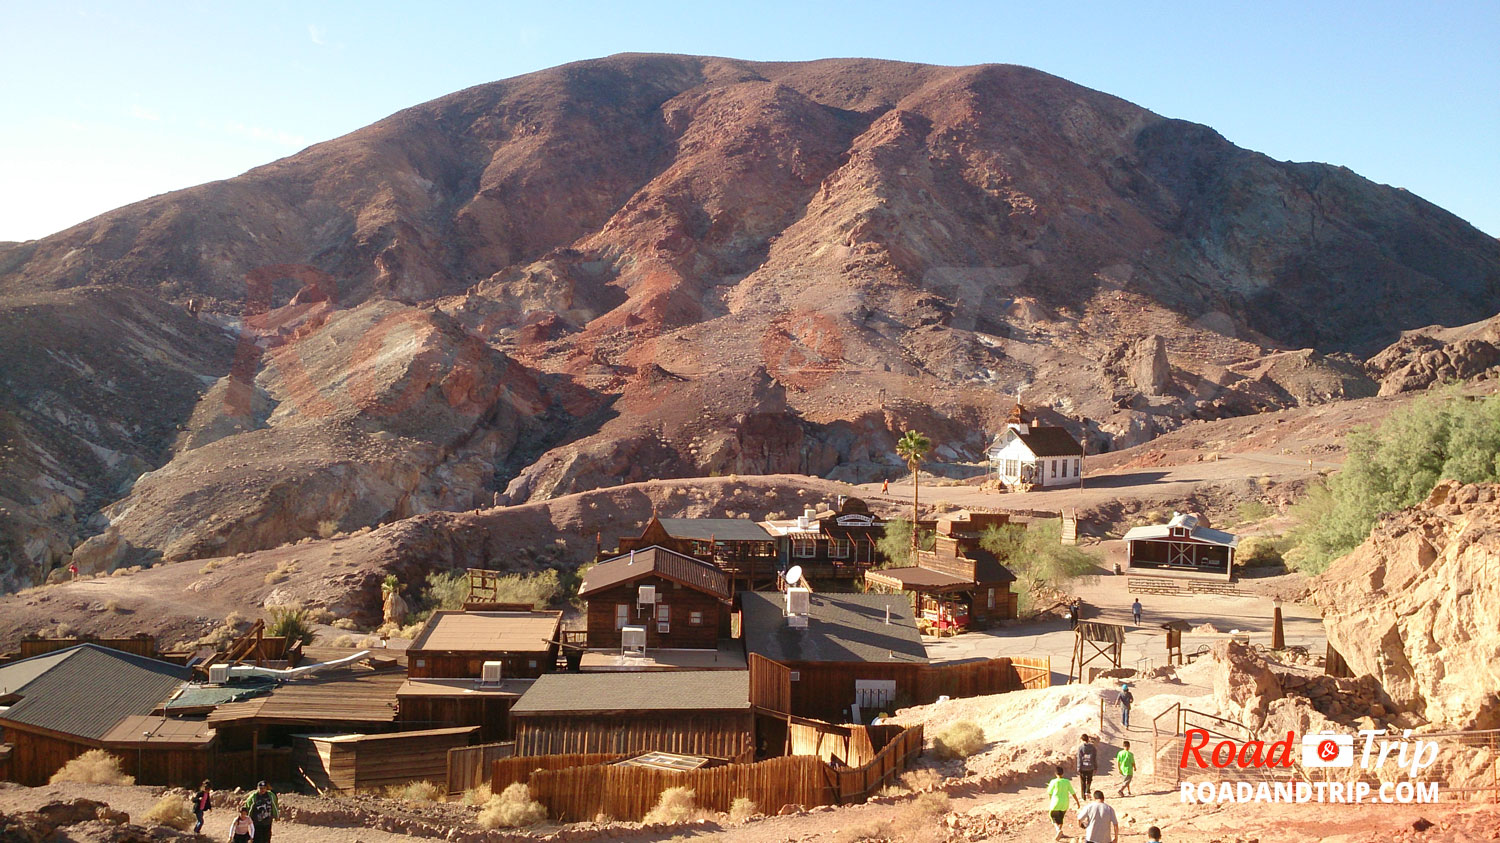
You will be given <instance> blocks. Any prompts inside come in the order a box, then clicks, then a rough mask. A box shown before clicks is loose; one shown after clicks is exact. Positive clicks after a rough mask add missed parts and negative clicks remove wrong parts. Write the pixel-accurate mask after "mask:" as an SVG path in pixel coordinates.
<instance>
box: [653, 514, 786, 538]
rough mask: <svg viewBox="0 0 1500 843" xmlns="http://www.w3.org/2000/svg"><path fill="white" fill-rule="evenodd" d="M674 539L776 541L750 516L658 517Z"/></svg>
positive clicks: (663, 527)
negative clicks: (749, 517)
mask: <svg viewBox="0 0 1500 843" xmlns="http://www.w3.org/2000/svg"><path fill="white" fill-rule="evenodd" d="M656 520H657V521H658V522H660V523H661V526H662V529H664V530H666V531H667V535H669V536H671V537H672V538H674V539H696V540H698V541H708V540H709V539H714V540H716V541H721V542H769V541H775V539H774V538H772V536H771V534H770V533H768V532H766V530H765V528H764V527H762V526H760V525H759V524H757V523H756V522H754V521H751V520H750V519H748V518H658V519H656Z"/></svg>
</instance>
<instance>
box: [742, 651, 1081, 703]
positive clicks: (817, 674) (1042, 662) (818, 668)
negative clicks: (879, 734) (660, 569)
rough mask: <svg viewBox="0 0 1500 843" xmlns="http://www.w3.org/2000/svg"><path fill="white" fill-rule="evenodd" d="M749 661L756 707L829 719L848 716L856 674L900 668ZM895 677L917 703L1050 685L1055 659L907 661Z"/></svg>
mask: <svg viewBox="0 0 1500 843" xmlns="http://www.w3.org/2000/svg"><path fill="white" fill-rule="evenodd" d="M749 667H750V704H751V705H752V706H754V707H755V708H756V709H759V710H760V711H764V712H771V713H776V714H794V715H798V716H801V717H819V718H823V719H828V720H834V719H838V718H839V717H841V716H842V717H848V716H849V709H848V705H849V704H850V703H853V702H854V701H855V699H854V696H855V691H854V689H855V687H856V680H857V679H875V678H887V676H886V674H885V673H883V672H882V671H886V672H890V671H894V670H895V668H892V667H889V666H885V665H874V664H865V663H849V664H832V665H829V664H816V665H813V664H802V663H798V664H793V665H790V666H788V665H783V664H781V663H779V662H775V661H772V660H770V659H767V658H763V657H761V656H759V655H756V654H754V653H752V654H751V655H750V659H749ZM793 671H796V672H797V674H798V683H796V684H798V685H799V687H798V688H797V689H796V690H794V689H793V684H794V683H793V682H792V678H791V676H792V673H793ZM890 678H893V679H894V680H895V682H896V688H897V693H898V694H900V693H905V694H907V695H909V697H910V699H911V703H912V704H913V705H925V704H927V703H931V702H934V701H936V700H937V698H938V697H941V696H948V697H954V698H958V697H978V696H984V695H986V694H1003V693H1006V692H1009V691H1019V690H1022V689H1023V688H1046V687H1049V686H1050V685H1051V684H1052V660H1051V659H1049V658H1021V657H1018V658H997V659H981V660H976V661H968V662H956V663H950V664H931V665H929V664H917V665H902V666H901V669H900V670H899V672H897V673H893V674H892V675H891V676H890ZM845 700H847V701H845Z"/></svg>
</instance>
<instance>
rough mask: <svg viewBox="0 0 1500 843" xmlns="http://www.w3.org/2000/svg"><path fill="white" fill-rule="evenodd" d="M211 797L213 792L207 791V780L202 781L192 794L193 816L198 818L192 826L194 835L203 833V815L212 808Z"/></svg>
mask: <svg viewBox="0 0 1500 843" xmlns="http://www.w3.org/2000/svg"><path fill="white" fill-rule="evenodd" d="M212 797H213V791H211V790H209V789H208V779H204V780H203V784H200V785H198V792H197V793H195V794H193V816H195V817H197V818H198V823H197V824H196V825H194V826H193V833H194V834H201V833H202V832H203V815H204V814H206V813H208V809H209V808H212V807H213V805H212V804H211V800H212Z"/></svg>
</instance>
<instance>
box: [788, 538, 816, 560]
mask: <svg viewBox="0 0 1500 843" xmlns="http://www.w3.org/2000/svg"><path fill="white" fill-rule="evenodd" d="M817 553H818V543H817V542H815V541H813V540H812V539H792V555H793V556H795V557H797V558H798V559H811V558H813V557H814V556H816V555H817Z"/></svg>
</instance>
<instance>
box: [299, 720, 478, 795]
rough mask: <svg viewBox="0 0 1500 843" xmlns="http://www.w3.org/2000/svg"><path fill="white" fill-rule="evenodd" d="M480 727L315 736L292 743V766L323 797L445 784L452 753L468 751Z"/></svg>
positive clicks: (301, 738)
mask: <svg viewBox="0 0 1500 843" xmlns="http://www.w3.org/2000/svg"><path fill="white" fill-rule="evenodd" d="M478 731H479V727H478V726H462V727H458V728H452V729H426V730H423V731H420V732H391V733H389V734H380V735H310V736H306V737H297V738H294V739H293V763H294V764H295V765H296V767H297V771H298V773H299V774H300V775H301V778H302V780H303V781H305V782H306V783H308V784H309V785H311V786H312V787H314V788H315V789H317V791H318V792H319V793H337V792H346V793H347V792H349V791H354V790H363V789H365V788H371V787H386V786H389V785H399V784H406V783H407V782H412V781H429V782H443V781H444V780H445V779H446V778H447V773H448V768H447V761H448V750H450V749H452V748H454V747H456V746H464V745H466V744H467V743H468V742H469V739H470V738H471V737H472V736H473V735H474V733H476V732H478Z"/></svg>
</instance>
